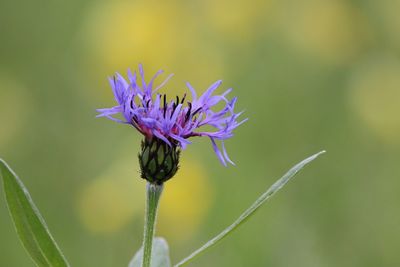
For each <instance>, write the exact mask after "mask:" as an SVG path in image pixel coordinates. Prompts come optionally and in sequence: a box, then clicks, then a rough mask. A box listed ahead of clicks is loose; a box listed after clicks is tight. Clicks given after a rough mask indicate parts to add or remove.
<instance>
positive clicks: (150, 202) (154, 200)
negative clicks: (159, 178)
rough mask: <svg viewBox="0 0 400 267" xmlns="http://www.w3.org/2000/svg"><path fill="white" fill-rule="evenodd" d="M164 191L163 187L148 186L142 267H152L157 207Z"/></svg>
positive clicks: (148, 184)
mask: <svg viewBox="0 0 400 267" xmlns="http://www.w3.org/2000/svg"><path fill="white" fill-rule="evenodd" d="M162 190H163V185H156V184H151V183H147V185H146V215H145V222H144V238H143V263H142V267H150V262H151V250H152V247H153V238H154V230H155V226H156V217H157V207H158V202H159V200H160V196H161V193H162Z"/></svg>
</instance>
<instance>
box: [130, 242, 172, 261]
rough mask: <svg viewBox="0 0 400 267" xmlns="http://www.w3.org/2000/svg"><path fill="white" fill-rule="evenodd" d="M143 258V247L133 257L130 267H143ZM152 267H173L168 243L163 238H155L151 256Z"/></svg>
mask: <svg viewBox="0 0 400 267" xmlns="http://www.w3.org/2000/svg"><path fill="white" fill-rule="evenodd" d="M142 258H143V247H141V248H140V249H139V250H138V251H137V252H136V254H135V256H133V258H132V260H131V262H130V263H129V266H128V267H141V266H142ZM150 264H151V267H171V260H170V258H169V247H168V243H167V241H166V240H165V239H164V238H162V237H155V238H154V240H153V249H152V254H151V263H150Z"/></svg>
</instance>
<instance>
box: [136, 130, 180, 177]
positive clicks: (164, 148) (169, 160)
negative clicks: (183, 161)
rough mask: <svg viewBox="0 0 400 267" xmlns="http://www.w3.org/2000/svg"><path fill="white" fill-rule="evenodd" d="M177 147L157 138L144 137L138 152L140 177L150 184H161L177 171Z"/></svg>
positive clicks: (178, 152) (178, 151)
mask: <svg viewBox="0 0 400 267" xmlns="http://www.w3.org/2000/svg"><path fill="white" fill-rule="evenodd" d="M179 154H180V150H179V148H178V147H177V146H176V145H174V144H172V146H169V145H168V144H167V143H165V142H164V141H162V140H160V139H158V138H154V137H153V138H151V139H150V140H149V139H147V138H145V139H144V141H142V151H141V152H140V153H139V164H140V169H141V173H142V178H143V179H145V180H147V181H149V182H150V183H152V184H162V183H164V182H165V181H167V180H169V179H170V178H172V177H173V176H174V175H175V173H176V172H177V171H178V164H179Z"/></svg>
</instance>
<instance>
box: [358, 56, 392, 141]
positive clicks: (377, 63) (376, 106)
mask: <svg viewBox="0 0 400 267" xmlns="http://www.w3.org/2000/svg"><path fill="white" fill-rule="evenodd" d="M350 89H351V90H350V93H351V95H350V100H351V105H352V107H353V108H354V110H355V111H356V112H357V113H358V114H359V115H360V116H361V118H362V119H363V120H364V122H365V123H366V125H367V126H368V127H369V128H370V129H371V130H373V131H374V132H375V133H376V134H377V135H378V136H380V137H381V138H382V139H383V140H384V141H387V142H390V143H393V142H397V143H399V142H400V115H399V114H400V105H399V99H400V62H399V61H398V60H395V59H394V58H393V57H388V56H381V57H379V58H376V59H373V60H371V61H369V62H368V63H366V64H365V65H363V66H362V67H361V68H360V69H359V70H358V71H357V72H356V73H355V74H354V76H353V79H352V82H351V85H350Z"/></svg>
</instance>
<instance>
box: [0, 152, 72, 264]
mask: <svg viewBox="0 0 400 267" xmlns="http://www.w3.org/2000/svg"><path fill="white" fill-rule="evenodd" d="M0 174H1V176H2V177H3V187H4V192H5V197H6V202H7V206H8V210H9V212H10V215H11V218H12V220H13V223H14V226H15V229H16V231H17V234H18V236H19V238H20V240H21V242H22V244H23V246H24V248H25V249H26V251H27V252H28V253H29V255H30V256H31V258H32V260H33V261H34V262H35V263H36V265H37V266H40V267H42V266H43V267H69V264H68V262H67V261H66V259H65V257H64V255H63V254H62V252H61V250H60V249H59V247H58V246H57V244H56V242H55V241H54V238H53V237H52V235H51V234H50V231H49V230H48V227H47V225H46V223H45V221H44V219H43V217H42V216H41V214H40V212H39V210H38V209H37V207H36V205H35V204H34V202H33V200H32V198H31V196H30V194H29V192H28V190H27V189H26V187H25V186H24V184H23V183H22V181H21V180H20V179H19V178H18V176H17V175H16V174H15V173H14V172H13V170H12V169H11V168H10V167H9V166H8V165H7V163H6V162H5V161H3V160H2V159H0Z"/></svg>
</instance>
